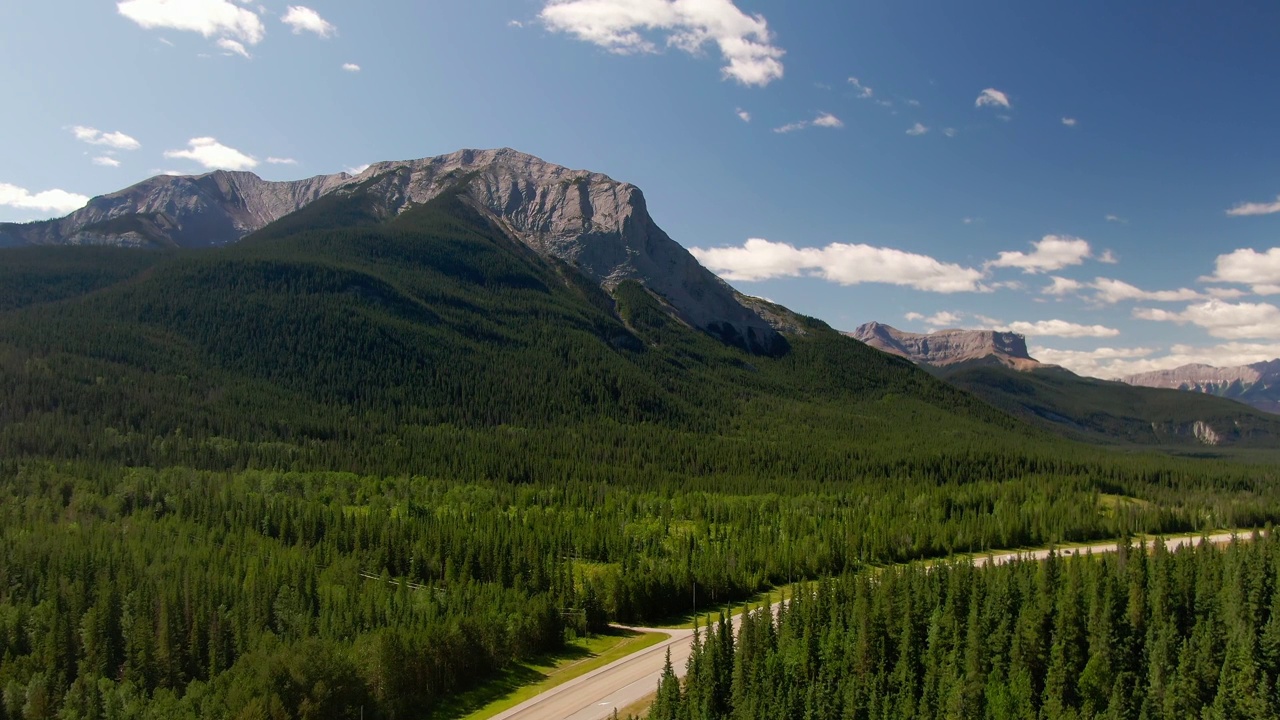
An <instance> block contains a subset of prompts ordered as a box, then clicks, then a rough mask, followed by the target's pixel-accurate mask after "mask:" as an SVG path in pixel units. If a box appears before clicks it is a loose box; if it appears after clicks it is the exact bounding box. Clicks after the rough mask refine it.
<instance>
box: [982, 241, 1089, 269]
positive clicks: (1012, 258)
mask: <svg viewBox="0 0 1280 720" xmlns="http://www.w3.org/2000/svg"><path fill="white" fill-rule="evenodd" d="M1031 245H1032V247H1033V248H1034V250H1032V251H1031V252H1029V253H1025V252H1020V251H1008V252H1002V253H1000V256H999V257H998V258H996V259H995V260H992V261H991V262H989V263H987V266H988V267H1001V268H1020V269H1021V270H1022V271H1023V272H1025V273H1028V274H1036V273H1041V272H1048V271H1052V270H1061V269H1062V268H1064V267H1067V266H1069V265H1080V264H1082V263H1084V261H1085V260H1086V259H1087V258H1090V257H1092V256H1093V250H1092V249H1091V248H1090V247H1089V242H1088V241H1087V240H1081V239H1080V238H1077V237H1071V236H1069V235H1045V236H1044V237H1043V238H1041V239H1040V240H1038V241H1036V242H1033V243H1031Z"/></svg>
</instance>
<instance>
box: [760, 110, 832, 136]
mask: <svg viewBox="0 0 1280 720" xmlns="http://www.w3.org/2000/svg"><path fill="white" fill-rule="evenodd" d="M809 127H824V128H831V129H833V130H834V129H839V128H842V127H844V122H842V121H841V120H840V118H838V117H836V116H835V115H832V114H831V113H826V112H824V113H818V116H817V117H816V118H814V119H812V120H799V121H797V122H793V123H787V124H786V125H783V126H782V127H776V128H774V129H773V131H774V132H776V133H780V134H783V135H785V134H787V133H793V132H796V131H797V130H804V129H805V128H809Z"/></svg>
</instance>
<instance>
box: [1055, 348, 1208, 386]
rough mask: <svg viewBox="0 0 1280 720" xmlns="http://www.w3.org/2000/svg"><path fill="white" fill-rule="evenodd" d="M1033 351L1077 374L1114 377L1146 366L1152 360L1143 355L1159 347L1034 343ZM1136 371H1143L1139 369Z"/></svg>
mask: <svg viewBox="0 0 1280 720" xmlns="http://www.w3.org/2000/svg"><path fill="white" fill-rule="evenodd" d="M1030 352H1031V357H1033V358H1035V359H1037V360H1039V361H1040V362H1042V363H1048V364H1050V365H1060V366H1062V367H1064V368H1066V369H1068V370H1070V371H1072V372H1074V373H1076V374H1078V375H1084V376H1087V377H1100V378H1107V379H1111V378H1116V377H1120V376H1122V375H1127V374H1130V373H1131V372H1135V371H1134V370H1132V368H1135V367H1146V365H1145V363H1148V362H1150V361H1146V360H1141V358H1147V357H1150V356H1151V355H1154V354H1155V353H1156V352H1158V350H1157V348H1146V347H1135V348H1111V347H1100V348H1097V349H1096V350H1057V349H1054V348H1048V347H1033V348H1031V349H1030ZM1184 364H1185V363H1184ZM1169 367H1176V365H1170V366H1169ZM1162 369H1163V368H1162ZM1136 372H1142V371H1141V370H1138V371H1136Z"/></svg>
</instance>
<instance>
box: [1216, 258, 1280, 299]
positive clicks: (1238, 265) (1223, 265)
mask: <svg viewBox="0 0 1280 720" xmlns="http://www.w3.org/2000/svg"><path fill="white" fill-rule="evenodd" d="M1215 265H1216V270H1215V271H1214V273H1213V275H1210V276H1208V277H1203V278H1200V279H1201V280H1202V281H1204V282H1212V283H1235V284H1239V285H1249V286H1251V288H1252V289H1253V291H1254V292H1255V293H1257V294H1259V295H1275V294H1277V293H1278V292H1280V247H1274V248H1271V249H1270V250H1267V251H1266V252H1258V251H1257V250H1254V249H1253V248H1243V249H1240V250H1236V251H1234V252H1230V253H1227V254H1226V255H1219V256H1218V259H1217V260H1216V261H1215Z"/></svg>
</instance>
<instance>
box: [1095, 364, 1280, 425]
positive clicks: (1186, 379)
mask: <svg viewBox="0 0 1280 720" xmlns="http://www.w3.org/2000/svg"><path fill="white" fill-rule="evenodd" d="M1120 380H1121V382H1124V383H1127V384H1129V385H1139V386H1142V387H1154V388H1168V389H1173V390H1185V391H1188V392H1197V393H1204V394H1206V395H1217V396H1218V397H1225V398H1230V399H1232V400H1239V401H1240V402H1243V403H1245V404H1247V405H1252V406H1253V407H1255V408H1257V409H1259V410H1264V411H1266V412H1272V413H1280V360H1271V361H1268V362H1260V363H1254V364H1252V365H1240V366H1236V367H1214V366H1212V365H1198V364H1197V365H1183V366H1182V367H1179V368H1174V369H1172V370H1156V371H1154V372H1147V373H1140V374H1137V375H1130V376H1128V377H1124V378H1120Z"/></svg>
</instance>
